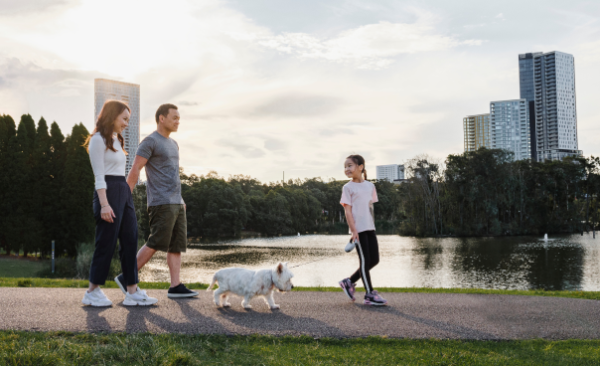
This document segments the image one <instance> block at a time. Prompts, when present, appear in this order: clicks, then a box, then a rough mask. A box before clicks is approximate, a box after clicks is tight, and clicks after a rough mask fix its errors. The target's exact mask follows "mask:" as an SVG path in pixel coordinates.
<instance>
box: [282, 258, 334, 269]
mask: <svg viewBox="0 0 600 366" xmlns="http://www.w3.org/2000/svg"><path fill="white" fill-rule="evenodd" d="M328 258H329V257H325V258H321V259H317V260H314V261H310V262H306V263H302V264H296V265H295V266H291V267H290V269H291V268H298V267H301V266H305V265H307V264H311V263H315V262H320V261H322V260H325V259H328Z"/></svg>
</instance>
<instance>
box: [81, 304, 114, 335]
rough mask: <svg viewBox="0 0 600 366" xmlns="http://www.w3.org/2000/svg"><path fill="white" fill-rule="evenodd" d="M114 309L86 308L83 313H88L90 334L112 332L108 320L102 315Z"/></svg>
mask: <svg viewBox="0 0 600 366" xmlns="http://www.w3.org/2000/svg"><path fill="white" fill-rule="evenodd" d="M110 309H112V307H110V306H109V307H103V308H97V307H92V306H84V307H83V311H85V312H86V321H87V330H88V331H90V332H111V331H112V328H111V327H110V324H109V323H108V320H106V318H105V317H104V316H102V315H100V313H102V312H103V311H106V310H110Z"/></svg>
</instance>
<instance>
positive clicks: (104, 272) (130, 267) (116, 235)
mask: <svg viewBox="0 0 600 366" xmlns="http://www.w3.org/2000/svg"><path fill="white" fill-rule="evenodd" d="M104 180H105V181H106V198H107V199H108V204H109V205H110V207H111V208H112V210H113V212H114V213H115V216H116V217H115V218H113V221H114V222H113V223H110V222H108V221H104V220H102V217H101V216H100V210H101V208H100V200H99V199H98V193H97V192H96V191H94V202H93V205H94V219H96V249H95V250H94V257H93V258H92V266H91V268H90V282H91V283H93V284H95V285H104V283H105V282H106V277H108V271H109V270H110V262H111V260H112V257H113V254H114V252H115V247H116V245H117V239H119V257H120V258H121V270H122V272H123V277H124V278H125V283H124V285H126V286H131V285H135V284H137V283H138V282H139V280H138V271H137V258H136V255H137V242H138V231H137V230H138V229H137V218H136V217H135V208H134V207H133V197H132V196H131V189H130V188H129V185H128V184H127V181H126V180H125V177H123V176H113V175H107V176H105V177H104Z"/></svg>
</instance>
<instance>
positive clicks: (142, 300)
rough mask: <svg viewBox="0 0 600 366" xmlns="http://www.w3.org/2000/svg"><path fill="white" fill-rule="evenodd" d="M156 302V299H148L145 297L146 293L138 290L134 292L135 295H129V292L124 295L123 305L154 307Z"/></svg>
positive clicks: (148, 297)
mask: <svg viewBox="0 0 600 366" xmlns="http://www.w3.org/2000/svg"><path fill="white" fill-rule="evenodd" d="M157 302H158V299H155V298H153V297H150V296H148V295H146V291H143V290H140V289H139V288H138V289H137V291H136V292H135V294H130V293H129V292H128V293H127V294H125V300H123V305H125V306H138V305H139V306H148V305H154V304H156V303H157Z"/></svg>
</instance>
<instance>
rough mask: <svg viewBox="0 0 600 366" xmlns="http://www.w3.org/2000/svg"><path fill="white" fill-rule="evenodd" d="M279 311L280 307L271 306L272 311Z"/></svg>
mask: <svg viewBox="0 0 600 366" xmlns="http://www.w3.org/2000/svg"><path fill="white" fill-rule="evenodd" d="M277 309H279V305H277V304H275V305H273V306H271V310H277Z"/></svg>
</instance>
